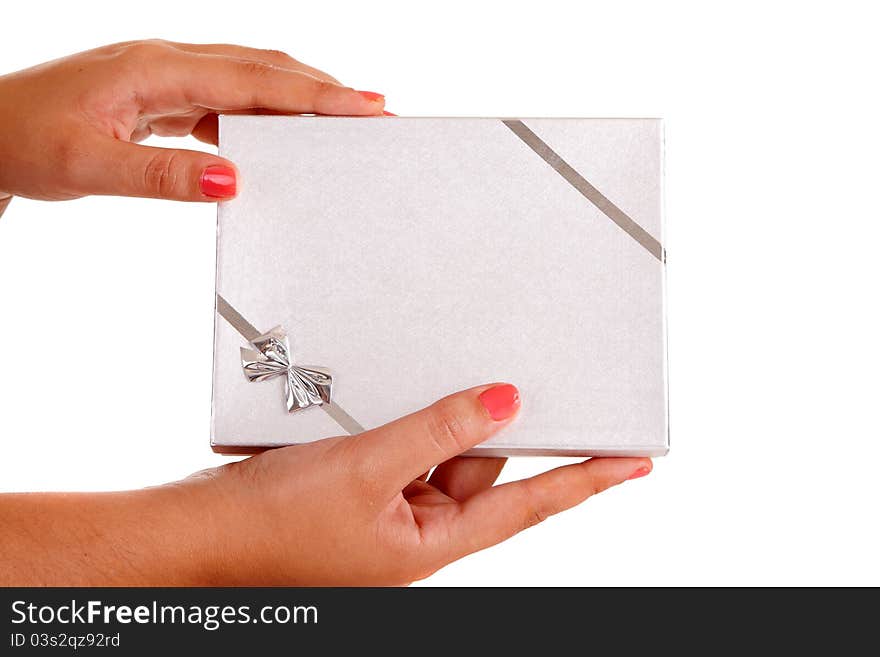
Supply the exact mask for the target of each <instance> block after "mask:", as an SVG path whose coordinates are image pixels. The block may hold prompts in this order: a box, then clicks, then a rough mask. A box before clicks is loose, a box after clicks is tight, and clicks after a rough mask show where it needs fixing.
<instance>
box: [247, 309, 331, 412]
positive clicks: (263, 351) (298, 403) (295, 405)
mask: <svg viewBox="0 0 880 657" xmlns="http://www.w3.org/2000/svg"><path fill="white" fill-rule="evenodd" d="M250 343H251V345H253V347H254V348H253V349H247V348H245V347H242V348H241V366H242V368H243V369H244V373H245V376H247V378H248V380H250V381H267V380H269V379H274V378H276V377H279V376H283V377H284V380H285V385H284V395H285V397H286V398H287V412H288V413H295V412H296V411H301V410H303V409H304V408H309V407H311V406H320V405H322V404H329V403H330V391H331V388H332V386H333V377H332V376H330V373H329V372H327V371H326V370H324V369H323V368H320V367H313V366H308V367H306V366H303V365H294V364H293V362H292V358H291V354H290V342H289V341H288V339H287V333H286V332H285V331H284V329H283V328H281V327H280V326H276V327H275V328H273V329H272V330H270V331H267V332H266V333H263V334H261V335H258V336H257V337H255V338H254V339H253V340H251V341H250Z"/></svg>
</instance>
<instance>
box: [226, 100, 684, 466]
mask: <svg viewBox="0 0 880 657" xmlns="http://www.w3.org/2000/svg"><path fill="white" fill-rule="evenodd" d="M662 150H663V130H662V122H661V121H659V120H656V119H535V118H532V119H492V118H473V119H470V118H469V119H461V118H392V117H388V118H385V117H376V118H341V117H280V116H222V117H221V119H220V152H221V154H222V155H223V156H224V157H228V158H229V159H231V160H232V161H234V162H235V163H236V164H237V166H238V168H239V171H240V191H239V195H238V197H237V198H235V199H234V200H232V201H229V202H224V203H221V204H220V205H219V211H218V233H217V234H218V238H217V239H218V241H217V297H216V299H217V305H216V310H217V313H216V317H215V340H214V385H213V413H212V435H211V444H212V447H213V449H214V450H215V451H218V452H229V453H239V452H250V451H257V450H261V449H265V448H269V447H276V446H281V445H290V444H296V443H303V442H309V441H313V440H319V439H321V438H325V437H329V436H337V435H346V434H355V433H359V432H361V431H364V430H369V429H372V428H374V427H378V426H381V425H383V424H385V423H387V422H389V421H391V420H393V419H395V418H397V417H400V416H402V415H405V414H407V413H411V412H413V411H416V410H418V409H420V408H423V407H425V406H427V405H429V404H430V403H432V402H433V401H435V400H437V399H439V398H441V397H443V396H445V395H447V394H450V393H452V392H454V391H457V390H461V389H464V388H468V387H471V386H475V385H479V384H484V383H491V382H498V381H504V382H510V383H514V384H515V385H517V387H518V388H519V389H520V392H521V398H522V409H521V412H520V414H519V416H518V417H517V418H516V419H515V420H514V421H513V422H512V423H511V424H510V425H509V426H507V427H505V428H504V429H503V430H502V431H501V432H500V433H498V434H497V435H496V436H494V437H493V438H491V439H490V440H488V441H486V442H485V443H483V444H481V445H480V446H478V447H476V448H475V449H474V450H473V451H472V452H471V453H472V454H475V455H572V456H573V455H578V456H584V455H586V456H592V455H649V456H658V455H662V454H664V453H666V451H667V448H668V430H667V400H666V338H665V319H664V270H665V252H664V249H663V196H662V180H663V171H662V166H663V165H662Z"/></svg>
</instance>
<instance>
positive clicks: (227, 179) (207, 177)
mask: <svg viewBox="0 0 880 657" xmlns="http://www.w3.org/2000/svg"><path fill="white" fill-rule="evenodd" d="M199 189H200V190H201V191H202V194H204V195H205V196H210V197H211V198H232V197H233V196H235V169H233V168H232V167H227V166H224V165H222V164H215V165H213V166H210V167H208V168H207V169H205V170H204V171H202V175H201V177H200V178H199Z"/></svg>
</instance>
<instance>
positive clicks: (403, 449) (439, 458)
mask: <svg viewBox="0 0 880 657" xmlns="http://www.w3.org/2000/svg"><path fill="white" fill-rule="evenodd" d="M519 408H520V399H519V391H518V390H517V389H516V388H515V387H514V386H512V385H510V384H509V383H502V384H495V385H487V386H479V387H477V388H471V389H470V390H464V391H462V392H458V393H455V394H454V395H450V396H448V397H446V398H444V399H441V400H440V401H438V402H435V403H434V404H432V405H431V406H428V407H427V408H425V409H423V410H421V411H418V412H416V413H413V414H411V415H407V416H406V417H403V418H400V419H399V420H395V421H394V422H391V423H390V424H386V425H385V426H383V427H379V428H378V429H373V430H372V431H367V432H365V433H362V434H359V435H357V436H354V437H353V440H355V441H356V443H355V454H356V458H357V459H358V460H359V462H360V465H361V467H363V468H364V470H365V471H367V472H371V473H378V474H379V476H378V477H376V479H377V480H381V481H386V482H388V486H389V490H391V491H394V490H395V489H396V491H397V492H400V489H401V488H402V487H404V486H406V485H407V484H409V483H410V482H412V481H413V480H414V479H416V478H417V477H418V476H419V475H420V474H422V473H423V472H425V471H427V470H430V469H431V468H432V467H433V466H435V465H437V464H438V463H442V462H443V461H448V460H449V459H451V458H452V457H454V456H457V455H459V454H461V453H463V452H466V451H467V450H469V449H470V448H471V447H474V446H475V445H477V444H479V443H481V442H483V441H484V440H486V439H487V438H489V437H490V436H491V435H492V434H494V433H495V432H497V431H498V430H499V429H501V428H502V427H504V426H506V425H507V424H508V423H509V422H510V421H511V420H512V419H513V418H514V417H515V416H516V414H517V412H518V411H519Z"/></svg>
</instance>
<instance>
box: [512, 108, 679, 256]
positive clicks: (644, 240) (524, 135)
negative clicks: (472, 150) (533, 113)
mask: <svg viewBox="0 0 880 657" xmlns="http://www.w3.org/2000/svg"><path fill="white" fill-rule="evenodd" d="M502 123H504V125H506V126H507V127H508V128H510V130H511V131H512V132H513V134H515V135H516V136H517V137H519V138H520V139H521V140H522V141H523V143H525V145H526V146H528V147H529V148H531V149H532V150H533V151H535V153H537V154H538V156H539V157H540V158H541V159H542V160H544V161H545V162H546V163H547V164H549V165H550V166H551V167H552V168H553V170H554V171H556V173H558V174H559V175H560V176H562V177H563V178H564V179H565V181H566V182H567V183H568V184H569V185H571V186H572V187H574V188H575V189H576V190H577V191H579V192H580V193H581V194H582V195H583V196H584V197H585V198H586V199H587V200H588V201H590V203H592V204H593V205H595V206H596V207H597V208H599V210H601V211H602V213H603V214H604V215H605V216H606V217H608V218H609V219H611V221H613V222H614V223H615V224H617V225H618V226H619V227H620V228H621V229H622V230H623V231H624V232H625V233H626V234H627V235H629V236H630V237H632V238H633V239H634V240H635V241H636V242H638V243H639V244H641V245H642V246H643V247H644V248H645V249H646V250H647V251H648V253H650V254H651V255H652V256H654V257H655V258H657V260H659V261H660V262H665V261H666V253H665V251H664V250H663V246H662V245H661V244H660V242H658V241H657V239H656V238H655V237H654V236H653V235H651V233H649V232H648V231H646V230H645V229H644V228H642V227H641V226H639V225H638V224H637V223H636V222H635V221H633V220H632V218H631V217H630V216H629V215H628V214H626V212H624V211H623V210H621V209H620V208H619V207H617V206H616V205H614V203H612V202H611V201H610V200H609V199H608V197H607V196H605V195H604V194H603V193H602V192H600V191H599V190H598V189H596V188H595V187H593V185H591V184H590V182H589V181H588V180H587V179H586V178H584V177H583V176H582V175H581V174H579V173H578V172H577V171H576V170H575V169H574V168H573V167H572V166H571V165H570V164H569V163H568V162H566V161H565V160H563V159H562V158H561V157H560V156H559V154H558V153H557V152H556V151H554V150H553V149H552V148H550V146H548V145H547V143H546V142H545V141H544V140H543V139H541V138H540V137H539V136H538V135H536V134H535V133H534V132H532V131H531V130H530V129H529V127H528V126H527V125H526V124H525V123H523V122H522V121H520V120H519V119H503V120H502Z"/></svg>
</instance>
